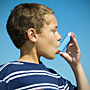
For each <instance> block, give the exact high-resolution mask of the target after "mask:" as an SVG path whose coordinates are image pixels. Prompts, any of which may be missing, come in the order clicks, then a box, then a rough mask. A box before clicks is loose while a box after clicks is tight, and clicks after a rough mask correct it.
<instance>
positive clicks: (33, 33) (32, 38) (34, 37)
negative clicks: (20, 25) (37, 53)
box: [27, 28, 37, 42]
mask: <svg viewBox="0 0 90 90" xmlns="http://www.w3.org/2000/svg"><path fill="white" fill-rule="evenodd" d="M27 36H28V38H29V40H30V41H32V42H37V33H36V30H35V29H33V28H30V29H28V32H27Z"/></svg>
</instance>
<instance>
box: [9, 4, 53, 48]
mask: <svg viewBox="0 0 90 90" xmlns="http://www.w3.org/2000/svg"><path fill="white" fill-rule="evenodd" d="M46 14H54V11H53V10H52V9H50V8H48V7H46V6H44V5H41V4H36V3H24V4H20V5H18V6H16V7H15V8H14V9H13V10H12V12H11V14H10V16H9V19H8V21H7V31H8V34H9V35H10V37H11V39H12V41H13V43H14V45H15V46H16V47H17V48H21V47H22V45H23V44H24V43H25V42H26V41H27V40H28V36H27V31H28V29H29V28H33V29H35V30H36V32H37V33H41V28H42V27H43V26H44V23H45V22H46V23H48V21H47V20H45V17H44V16H45V15H46Z"/></svg>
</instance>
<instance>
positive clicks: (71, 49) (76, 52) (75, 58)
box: [59, 33, 81, 67]
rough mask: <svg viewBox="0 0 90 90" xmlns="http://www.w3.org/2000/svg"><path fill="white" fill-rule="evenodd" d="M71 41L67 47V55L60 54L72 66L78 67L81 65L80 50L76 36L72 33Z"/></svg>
mask: <svg viewBox="0 0 90 90" xmlns="http://www.w3.org/2000/svg"><path fill="white" fill-rule="evenodd" d="M71 38H72V39H71V41H70V43H69V44H68V46H67V50H66V52H65V53H62V52H59V53H60V55H61V56H62V57H63V58H64V59H65V60H66V61H67V62H68V63H69V64H70V66H72V67H73V66H76V65H77V64H78V63H80V57H81V53H80V48H79V46H78V43H77V41H76V36H75V34H74V33H71Z"/></svg>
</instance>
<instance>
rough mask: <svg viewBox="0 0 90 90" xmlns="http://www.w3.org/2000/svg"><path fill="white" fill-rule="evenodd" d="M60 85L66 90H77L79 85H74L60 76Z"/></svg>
mask: <svg viewBox="0 0 90 90" xmlns="http://www.w3.org/2000/svg"><path fill="white" fill-rule="evenodd" d="M59 86H60V88H64V89H65V90H77V87H76V86H74V85H72V83H71V82H70V81H68V80H66V79H64V78H63V77H61V78H59Z"/></svg>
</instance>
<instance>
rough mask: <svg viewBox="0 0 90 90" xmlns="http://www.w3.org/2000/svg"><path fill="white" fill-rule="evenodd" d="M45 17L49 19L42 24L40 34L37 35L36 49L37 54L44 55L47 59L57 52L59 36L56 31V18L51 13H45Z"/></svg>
mask: <svg viewBox="0 0 90 90" xmlns="http://www.w3.org/2000/svg"><path fill="white" fill-rule="evenodd" d="M45 18H46V19H47V20H49V21H50V23H49V24H46V23H45V24H44V26H43V28H42V30H41V34H37V35H38V40H37V44H36V49H37V53H38V56H44V57H45V58H47V59H54V58H55V55H56V54H57V53H58V47H59V45H60V42H59V40H60V39H61V36H60V35H59V33H58V32H57V29H56V28H57V20H56V18H55V16H54V15H53V14H46V15H45Z"/></svg>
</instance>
